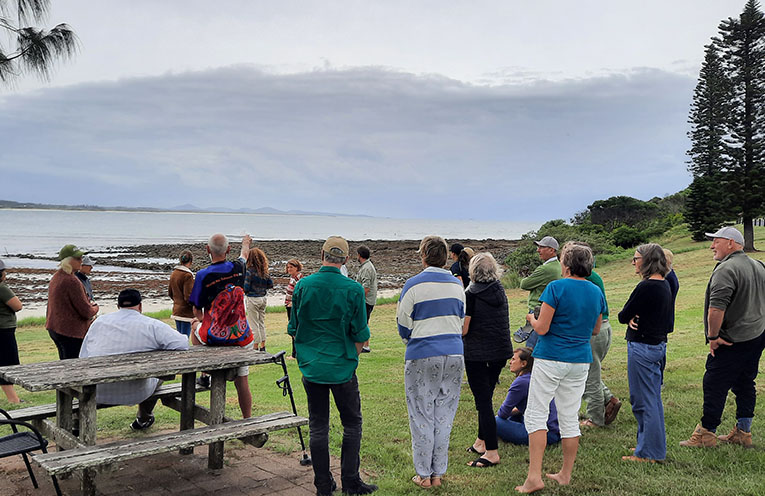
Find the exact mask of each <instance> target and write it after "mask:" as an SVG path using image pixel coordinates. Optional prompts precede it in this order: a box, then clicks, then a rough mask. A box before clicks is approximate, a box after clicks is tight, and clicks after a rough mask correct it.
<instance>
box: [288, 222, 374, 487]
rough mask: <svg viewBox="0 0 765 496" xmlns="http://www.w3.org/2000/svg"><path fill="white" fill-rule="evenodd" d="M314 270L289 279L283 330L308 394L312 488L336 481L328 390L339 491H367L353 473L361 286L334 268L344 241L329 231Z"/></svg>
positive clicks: (363, 331)
mask: <svg viewBox="0 0 765 496" xmlns="http://www.w3.org/2000/svg"><path fill="white" fill-rule="evenodd" d="M321 261H322V264H321V265H322V266H321V269H319V271H318V272H317V273H315V274H313V275H310V276H308V277H304V278H302V279H300V281H298V283H297V284H296V285H295V292H294V293H293V294H292V312H291V314H290V322H289V324H288V326H287V332H288V333H289V335H290V336H292V337H294V338H295V349H296V350H297V360H298V366H299V367H300V371H301V372H302V373H303V387H304V388H305V392H306V397H307V399H308V429H309V431H310V434H311V442H310V444H311V457H312V459H313V472H314V479H313V483H314V485H315V486H316V494H318V495H330V494H332V492H333V491H334V490H335V489H336V487H337V484H336V483H335V481H334V479H333V478H332V473H331V472H330V469H329V394H330V392H332V396H333V397H334V398H335V406H336V407H337V410H338V412H339V413H340V422H341V423H342V424H343V445H342V453H341V457H340V471H341V479H342V483H343V493H345V494H370V493H372V492H374V491H375V490H376V489H377V486H375V485H374V484H365V483H364V481H362V480H361V477H360V475H359V465H360V459H359V450H360V448H361V397H360V396H359V382H358V380H357V379H356V368H357V367H358V364H359V353H361V346H362V344H363V343H364V341H367V340H368V339H369V327H368V325H367V310H366V306H365V299H364V288H363V287H362V286H361V284H359V283H357V282H356V281H354V280H352V279H349V278H348V277H345V276H344V275H342V274H341V273H340V267H342V266H343V265H344V264H345V263H346V262H347V261H348V242H347V241H346V240H344V239H343V238H341V237H340V236H330V237H329V238H328V239H327V241H325V242H324V246H323V247H322V249H321Z"/></svg>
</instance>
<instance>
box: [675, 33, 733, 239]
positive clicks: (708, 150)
mask: <svg viewBox="0 0 765 496" xmlns="http://www.w3.org/2000/svg"><path fill="white" fill-rule="evenodd" d="M730 110H731V88H730V81H729V80H728V78H727V77H726V74H725V70H724V68H723V65H722V61H721V60H720V55H719V50H718V47H717V45H716V44H715V43H712V44H710V45H707V47H706V54H705V56H704V62H703V63H702V66H701V72H700V73H699V80H698V83H697V84H696V89H695V90H694V92H693V103H692V104H691V112H690V116H689V123H690V124H691V130H690V131H689V132H688V137H689V138H690V139H691V149H690V150H688V155H689V156H690V158H691V159H690V161H689V163H688V170H689V171H690V172H691V173H692V174H693V176H694V180H693V183H692V184H691V186H690V191H689V194H688V200H687V203H686V207H685V218H686V219H687V221H688V224H689V226H690V228H691V233H692V235H693V238H694V239H696V240H702V239H704V233H705V232H711V231H715V230H717V229H718V228H719V227H720V225H722V223H723V222H725V221H726V220H727V219H729V218H730V217H731V216H732V215H731V212H730V205H729V204H728V202H727V197H728V195H726V194H724V191H723V188H721V187H720V184H721V183H722V182H723V177H724V174H723V171H724V170H727V169H728V164H729V162H730V160H729V158H728V154H727V151H728V150H727V146H726V143H725V136H726V135H727V133H728V130H727V118H728V116H729V113H730ZM734 215H735V214H734Z"/></svg>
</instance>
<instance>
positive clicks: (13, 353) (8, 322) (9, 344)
mask: <svg viewBox="0 0 765 496" xmlns="http://www.w3.org/2000/svg"><path fill="white" fill-rule="evenodd" d="M6 277H8V267H6V265H5V262H3V261H2V260H0V367H5V366H8V365H18V364H19V363H20V362H19V347H18V345H17V344H16V312H19V311H21V308H22V307H23V305H22V304H21V300H19V297H18V296H16V295H15V294H14V292H13V291H11V288H9V287H8V285H7V284H6V283H5V279H6ZM0 388H2V390H3V393H5V397H6V398H8V401H10V402H11V403H21V400H20V399H19V396H18V395H17V394H16V390H15V389H13V383H11V382H8V381H6V380H4V379H0Z"/></svg>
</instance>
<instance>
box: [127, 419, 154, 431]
mask: <svg viewBox="0 0 765 496" xmlns="http://www.w3.org/2000/svg"><path fill="white" fill-rule="evenodd" d="M152 425H154V415H152V416H151V417H149V420H147V421H145V422H141V421H140V420H138V417H136V419H135V420H133V423H132V424H130V428H131V429H133V430H134V431H143V430H146V429H148V428H149V427H151V426H152Z"/></svg>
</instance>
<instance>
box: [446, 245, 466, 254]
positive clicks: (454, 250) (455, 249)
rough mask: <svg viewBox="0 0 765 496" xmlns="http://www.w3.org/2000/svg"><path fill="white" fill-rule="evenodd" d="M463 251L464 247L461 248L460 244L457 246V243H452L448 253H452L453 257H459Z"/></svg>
mask: <svg viewBox="0 0 765 496" xmlns="http://www.w3.org/2000/svg"><path fill="white" fill-rule="evenodd" d="M464 249H465V247H464V246H462V245H461V244H459V243H454V244H452V246H451V247H450V248H449V251H450V252H452V253H454V254H455V255H459V254H460V253H462V250H464Z"/></svg>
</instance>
